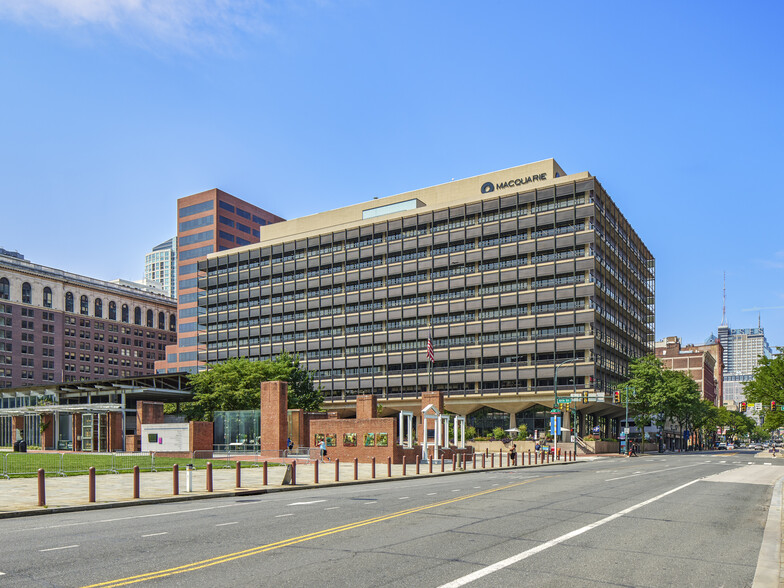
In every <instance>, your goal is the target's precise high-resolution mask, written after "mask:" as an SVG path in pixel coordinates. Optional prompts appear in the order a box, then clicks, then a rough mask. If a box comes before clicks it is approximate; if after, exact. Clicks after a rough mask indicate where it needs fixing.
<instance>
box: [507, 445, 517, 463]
mask: <svg viewBox="0 0 784 588" xmlns="http://www.w3.org/2000/svg"><path fill="white" fill-rule="evenodd" d="M509 463H511V464H512V465H517V445H515V444H514V443H512V446H511V447H510V448H509Z"/></svg>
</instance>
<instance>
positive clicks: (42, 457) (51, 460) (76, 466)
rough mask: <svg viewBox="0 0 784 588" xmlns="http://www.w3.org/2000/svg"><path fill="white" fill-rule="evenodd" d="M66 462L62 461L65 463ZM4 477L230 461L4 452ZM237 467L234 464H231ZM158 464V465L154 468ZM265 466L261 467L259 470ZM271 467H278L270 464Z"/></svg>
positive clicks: (219, 464) (203, 465) (200, 467)
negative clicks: (39, 471)
mask: <svg viewBox="0 0 784 588" xmlns="http://www.w3.org/2000/svg"><path fill="white" fill-rule="evenodd" d="M61 460H62V461H61ZM0 462H1V463H2V467H0V475H8V476H10V477H14V478H18V477H34V476H36V475H37V472H38V470H39V469H40V468H43V470H44V472H46V475H47V476H56V475H59V473H60V471H61V465H62V472H63V473H64V474H65V475H67V476H80V475H86V474H87V473H88V471H89V468H90V467H94V468H95V473H96V474H108V473H112V472H113V471H117V472H130V471H133V466H139V470H140V471H142V472H149V471H151V470H152V469H153V467H154V468H155V469H156V470H158V471H160V470H171V469H172V466H173V465H174V464H178V465H179V467H180V469H181V470H184V469H185V466H186V464H189V463H191V464H193V465H194V467H195V468H196V469H198V470H203V469H205V468H206V467H207V463H208V462H212V467H213V468H222V467H223V466H224V465H225V463H226V460H224V459H220V458H213V459H191V458H188V457H164V456H155V459H154V460H153V459H152V457H151V456H149V455H123V454H121V453H118V454H95V453H63V454H60V453H9V452H0ZM229 463H230V465H231V467H234V461H233V460H232V461H229ZM153 464H154V465H153ZM253 465H256V464H255V463H254V462H243V464H242V467H245V468H249V467H252V466H253ZM260 465H261V463H259V466H260ZM269 465H270V466H278V465H280V464H278V463H270V464H269Z"/></svg>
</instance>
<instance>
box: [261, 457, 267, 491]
mask: <svg viewBox="0 0 784 588" xmlns="http://www.w3.org/2000/svg"><path fill="white" fill-rule="evenodd" d="M261 485H262V486H266V485H267V460H266V459H265V460H264V461H263V462H262V464H261Z"/></svg>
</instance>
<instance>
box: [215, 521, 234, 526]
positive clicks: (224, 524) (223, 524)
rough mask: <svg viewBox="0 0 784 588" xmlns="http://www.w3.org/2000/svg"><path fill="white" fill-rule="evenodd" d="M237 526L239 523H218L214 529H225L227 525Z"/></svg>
mask: <svg viewBox="0 0 784 588" xmlns="http://www.w3.org/2000/svg"><path fill="white" fill-rule="evenodd" d="M237 524H239V521H232V522H231V523H218V524H217V525H215V526H216V527H225V526H227V525H237Z"/></svg>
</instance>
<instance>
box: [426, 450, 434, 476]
mask: <svg viewBox="0 0 784 588" xmlns="http://www.w3.org/2000/svg"><path fill="white" fill-rule="evenodd" d="M427 464H428V466H429V468H430V473H431V474H432V473H433V453H432V452H431V453H430V459H428V460H427Z"/></svg>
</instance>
